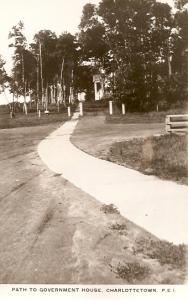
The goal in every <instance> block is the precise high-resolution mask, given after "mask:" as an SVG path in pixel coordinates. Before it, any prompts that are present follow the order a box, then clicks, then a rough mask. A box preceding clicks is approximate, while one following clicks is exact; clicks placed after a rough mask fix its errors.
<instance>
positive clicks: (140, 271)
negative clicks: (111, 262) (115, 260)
mask: <svg viewBox="0 0 188 300" xmlns="http://www.w3.org/2000/svg"><path fill="white" fill-rule="evenodd" d="M111 271H113V272H114V273H115V274H117V276H118V278H122V279H126V280H127V281H128V282H129V283H135V282H136V281H138V280H139V281H140V280H143V279H144V278H145V277H146V276H147V275H149V273H150V269H149V267H148V266H146V265H141V264H140V263H137V262H133V263H126V264H124V265H121V264H120V263H119V264H118V266H117V267H112V266H111Z"/></svg>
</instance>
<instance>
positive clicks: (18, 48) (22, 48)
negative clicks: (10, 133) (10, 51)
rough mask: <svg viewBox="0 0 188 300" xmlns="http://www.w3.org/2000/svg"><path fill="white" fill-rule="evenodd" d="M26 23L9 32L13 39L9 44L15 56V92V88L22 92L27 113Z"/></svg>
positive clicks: (10, 37)
mask: <svg viewBox="0 0 188 300" xmlns="http://www.w3.org/2000/svg"><path fill="white" fill-rule="evenodd" d="M23 30H24V24H23V22H21V21H20V22H19V23H18V24H17V25H16V26H13V27H12V30H11V31H10V32H9V39H12V43H11V44H9V47H13V48H14V49H15V50H14V56H13V69H12V73H13V80H12V82H13V84H12V86H13V92H15V88H16V87H17V89H16V92H17V95H19V94H21V95H23V96H24V111H25V114H27V103H26V88H27V79H26V69H25V60H26V55H27V54H28V52H27V50H26V37H25V36H24V34H23Z"/></svg>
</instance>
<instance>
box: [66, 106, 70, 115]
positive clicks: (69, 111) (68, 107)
mask: <svg viewBox="0 0 188 300" xmlns="http://www.w3.org/2000/svg"><path fill="white" fill-rule="evenodd" d="M67 110H68V117H71V108H70V106H68V108H67Z"/></svg>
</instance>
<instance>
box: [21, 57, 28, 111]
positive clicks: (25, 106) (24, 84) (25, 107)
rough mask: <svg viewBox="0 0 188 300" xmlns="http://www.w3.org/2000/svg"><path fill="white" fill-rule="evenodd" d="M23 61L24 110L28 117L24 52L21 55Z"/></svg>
mask: <svg viewBox="0 0 188 300" xmlns="http://www.w3.org/2000/svg"><path fill="white" fill-rule="evenodd" d="M21 60H22V82H23V89H24V104H23V110H24V112H25V114H26V115H27V103H26V83H25V67H24V57H23V52H22V54H21Z"/></svg>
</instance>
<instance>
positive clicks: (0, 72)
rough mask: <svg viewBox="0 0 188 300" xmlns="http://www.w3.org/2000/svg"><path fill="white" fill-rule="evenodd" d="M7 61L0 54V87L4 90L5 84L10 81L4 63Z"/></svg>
mask: <svg viewBox="0 0 188 300" xmlns="http://www.w3.org/2000/svg"><path fill="white" fill-rule="evenodd" d="M5 63H6V62H5V61H4V60H3V58H2V56H1V55H0V88H2V90H4V87H5V84H6V82H7V81H8V75H7V73H6V71H5V68H4V65H5Z"/></svg>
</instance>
